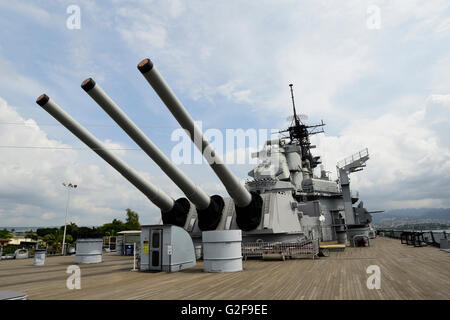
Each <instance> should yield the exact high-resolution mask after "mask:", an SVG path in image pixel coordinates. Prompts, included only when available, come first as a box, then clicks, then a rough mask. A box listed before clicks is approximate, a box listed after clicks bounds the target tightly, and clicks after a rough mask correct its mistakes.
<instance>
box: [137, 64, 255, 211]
mask: <svg viewBox="0 0 450 320" xmlns="http://www.w3.org/2000/svg"><path fill="white" fill-rule="evenodd" d="M138 68H139V70H140V71H141V72H142V74H143V75H144V77H145V78H146V79H147V81H148V82H149V84H150V85H151V86H152V87H153V89H154V90H155V91H156V93H157V94H158V95H159V97H160V98H161V100H162V101H163V102H164V104H165V105H166V106H167V108H168V109H169V110H170V112H171V113H172V114H173V116H174V117H175V118H176V119H177V121H178V122H179V123H180V125H181V126H182V127H183V129H185V130H187V131H188V132H189V134H190V138H191V140H192V141H193V142H194V144H195V146H196V147H197V148H198V149H199V150H200V152H201V153H202V154H203V155H204V156H205V154H207V155H211V156H212V157H213V158H214V160H215V161H214V162H213V161H210V160H213V159H208V162H210V166H211V168H212V169H213V170H214V172H215V173H216V174H217V176H218V177H219V179H220V180H221V181H222V183H223V184H224V186H225V188H226V189H227V191H228V193H229V194H230V196H231V197H232V198H233V200H234V202H235V204H236V205H237V206H238V207H245V206H247V205H248V204H249V203H250V202H251V200H252V197H251V194H250V192H248V191H247V189H245V187H244V186H243V185H242V184H241V183H240V182H239V180H238V179H237V178H236V177H235V176H234V174H233V173H232V172H231V171H230V170H229V169H228V167H227V166H226V165H225V164H224V163H223V162H222V161H221V159H220V158H219V156H218V155H216V154H215V152H214V150H213V148H212V146H211V145H210V143H209V141H208V140H207V139H206V138H205V137H204V136H203V133H202V132H201V130H200V129H199V128H198V126H197V125H196V124H195V123H194V120H192V118H191V116H190V115H189V113H188V112H187V111H186V109H185V108H184V106H183V105H182V104H181V102H180V100H178V98H177V97H176V96H175V94H174V93H173V92H172V90H171V89H170V87H169V86H168V85H167V83H166V82H165V81H164V79H163V78H162V76H161V75H160V73H159V72H158V70H157V69H156V67H155V66H154V65H153V64H152V62H151V61H150V60H149V59H144V60H143V61H142V62H141V63H139V65H138ZM205 151H206V152H205ZM211 162H212V163H211Z"/></svg>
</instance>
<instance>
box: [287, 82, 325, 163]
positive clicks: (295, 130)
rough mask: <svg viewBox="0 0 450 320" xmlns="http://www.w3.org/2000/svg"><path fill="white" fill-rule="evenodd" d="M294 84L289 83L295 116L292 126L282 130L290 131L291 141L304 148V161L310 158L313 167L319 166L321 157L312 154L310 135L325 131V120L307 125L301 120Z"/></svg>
mask: <svg viewBox="0 0 450 320" xmlns="http://www.w3.org/2000/svg"><path fill="white" fill-rule="evenodd" d="M293 86H294V85H293V84H289V87H290V90H291V99H292V108H293V111H294V118H293V121H292V122H291V126H290V127H289V128H287V129H286V130H282V131H280V133H281V132H289V138H290V140H291V143H298V144H299V145H300V146H301V148H302V154H301V156H302V161H305V160H309V163H310V165H311V168H315V167H317V165H319V164H320V163H321V162H320V160H319V159H320V157H318V156H316V157H313V156H312V154H311V148H312V147H314V146H311V142H310V141H309V136H310V135H313V134H318V133H321V132H324V131H323V129H322V127H323V126H324V125H325V124H324V123H323V121H321V123H319V124H316V125H312V126H307V125H305V124H304V123H302V122H301V121H300V117H299V116H298V115H297V110H296V108H295V100H294V89H293Z"/></svg>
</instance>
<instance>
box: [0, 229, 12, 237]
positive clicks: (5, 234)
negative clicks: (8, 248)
mask: <svg viewBox="0 0 450 320" xmlns="http://www.w3.org/2000/svg"><path fill="white" fill-rule="evenodd" d="M12 237H13V235H12V234H11V233H10V232H9V231H8V230H6V229H3V230H0V239H10V238H12Z"/></svg>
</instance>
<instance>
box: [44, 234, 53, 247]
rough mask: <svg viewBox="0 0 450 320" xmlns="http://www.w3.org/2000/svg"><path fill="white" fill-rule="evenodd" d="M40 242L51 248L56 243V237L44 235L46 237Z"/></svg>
mask: <svg viewBox="0 0 450 320" xmlns="http://www.w3.org/2000/svg"><path fill="white" fill-rule="evenodd" d="M42 240H44V242H45V243H46V244H48V245H51V246H53V245H54V244H55V243H56V237H55V235H54V234H52V233H48V234H46V235H45V236H44V237H43V238H42Z"/></svg>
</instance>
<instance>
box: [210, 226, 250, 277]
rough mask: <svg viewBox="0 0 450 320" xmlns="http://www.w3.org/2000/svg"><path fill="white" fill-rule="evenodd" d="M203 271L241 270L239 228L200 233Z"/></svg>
mask: <svg viewBox="0 0 450 320" xmlns="http://www.w3.org/2000/svg"><path fill="white" fill-rule="evenodd" d="M202 241H203V261H204V267H203V268H204V271H205V272H235V271H242V248H241V247H242V233H241V230H220V231H219V230H218V231H216V230H214V231H204V232H203V233H202Z"/></svg>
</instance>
